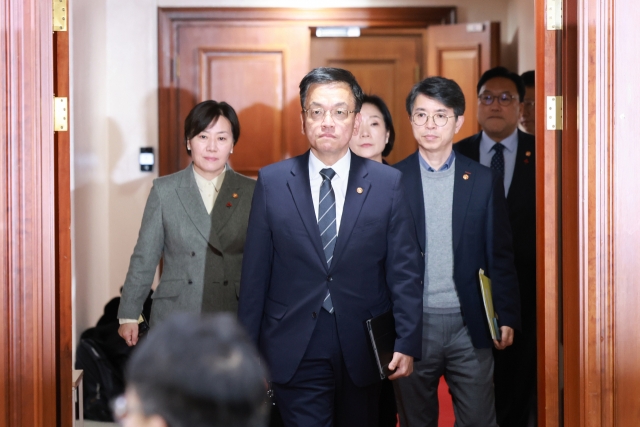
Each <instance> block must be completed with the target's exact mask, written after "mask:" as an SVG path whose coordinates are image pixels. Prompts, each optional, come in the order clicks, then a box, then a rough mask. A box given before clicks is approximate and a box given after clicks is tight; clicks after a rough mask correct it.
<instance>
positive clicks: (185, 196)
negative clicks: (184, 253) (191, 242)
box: [176, 165, 222, 251]
mask: <svg viewBox="0 0 640 427" xmlns="http://www.w3.org/2000/svg"><path fill="white" fill-rule="evenodd" d="M176 193H178V198H179V199H180V203H182V207H183V208H184V210H185V211H186V212H187V215H188V216H189V218H190V219H191V221H192V222H193V225H194V226H195V227H196V229H197V230H198V231H199V232H200V234H202V237H204V239H205V240H206V241H207V242H209V244H210V245H211V246H213V247H214V248H215V249H217V250H218V251H222V245H221V244H220V240H219V239H218V234H217V233H216V232H215V231H214V230H212V229H211V216H209V214H208V213H207V209H206V208H205V206H204V202H203V201H202V196H201V195H200V190H198V185H197V184H196V179H195V178H194V176H193V166H192V165H191V166H189V167H187V168H186V169H185V170H184V171H183V175H182V180H181V182H180V187H178V188H176Z"/></svg>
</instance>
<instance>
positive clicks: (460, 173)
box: [452, 156, 476, 253]
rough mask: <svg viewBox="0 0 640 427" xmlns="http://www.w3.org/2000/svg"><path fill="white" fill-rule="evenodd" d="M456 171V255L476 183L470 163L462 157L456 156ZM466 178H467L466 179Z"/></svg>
mask: <svg viewBox="0 0 640 427" xmlns="http://www.w3.org/2000/svg"><path fill="white" fill-rule="evenodd" d="M455 165H456V171H455V177H454V181H453V220H452V226H453V233H452V234H453V250H454V253H455V251H456V250H457V248H458V243H460V237H461V236H462V227H463V226H464V220H465V218H466V216H467V206H468V205H469V200H470V199H471V193H472V190H473V184H474V183H475V179H476V177H475V174H474V173H472V172H473V171H472V168H471V167H470V166H471V165H470V161H469V160H466V159H464V158H463V157H462V156H456V159H455ZM465 177H466V178H465Z"/></svg>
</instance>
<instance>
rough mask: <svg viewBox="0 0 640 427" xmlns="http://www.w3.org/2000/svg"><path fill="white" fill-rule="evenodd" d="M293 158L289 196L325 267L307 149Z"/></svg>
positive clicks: (289, 179)
mask: <svg viewBox="0 0 640 427" xmlns="http://www.w3.org/2000/svg"><path fill="white" fill-rule="evenodd" d="M295 160H296V161H295V163H294V165H293V167H292V168H291V176H289V178H288V179H287V186H288V187H289V191H290V192H291V197H293V201H294V203H295V205H296V208H297V210H298V214H299V215H300V219H302V223H303V224H304V226H305V228H306V229H307V233H309V237H310V238H311V241H312V243H313V247H314V248H315V250H316V252H317V253H318V256H319V257H320V260H321V261H322V265H324V266H325V268H326V265H327V263H326V262H324V251H323V250H322V241H321V240H320V231H319V229H318V221H317V219H316V213H315V209H314V208H313V199H312V198H311V183H310V182H309V151H307V152H306V153H305V154H303V155H302V156H299V157H297V158H296V159H295ZM285 226H286V225H285Z"/></svg>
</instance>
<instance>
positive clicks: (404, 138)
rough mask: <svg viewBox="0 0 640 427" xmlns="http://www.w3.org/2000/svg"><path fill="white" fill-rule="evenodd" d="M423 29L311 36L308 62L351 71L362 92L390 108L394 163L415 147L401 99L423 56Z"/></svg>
mask: <svg viewBox="0 0 640 427" xmlns="http://www.w3.org/2000/svg"><path fill="white" fill-rule="evenodd" d="M425 31H426V30H423V29H415V30H412V31H408V30H405V29H397V30H391V29H384V30H375V29H374V30H366V29H365V30H363V31H362V34H361V36H360V37H357V38H351V37H348V38H336V37H331V38H319V37H312V38H311V65H310V68H315V67H339V68H345V69H347V70H349V71H351V72H352V73H353V74H354V76H355V77H356V79H357V80H358V83H359V84H360V86H361V87H362V90H364V92H365V93H367V94H370V95H378V96H380V97H381V98H382V99H383V100H384V101H385V103H386V104H387V106H388V107H389V111H390V112H391V116H392V117H393V125H394V129H395V131H396V139H395V143H394V146H393V151H392V152H391V153H390V154H389V156H388V157H387V159H386V160H387V161H388V162H389V163H390V164H394V163H397V162H399V161H400V160H402V159H404V158H405V157H407V156H409V155H410V154H412V153H413V152H414V151H416V149H417V144H416V142H415V139H414V137H413V130H412V129H411V123H410V121H409V117H408V114H407V112H406V109H405V99H406V97H407V95H408V94H409V91H410V90H411V87H412V86H413V85H414V83H416V82H417V79H419V78H420V67H421V63H422V58H423V56H424V53H423V52H424V50H425V49H424V46H423V40H424V33H425Z"/></svg>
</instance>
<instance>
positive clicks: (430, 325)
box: [395, 77, 520, 427]
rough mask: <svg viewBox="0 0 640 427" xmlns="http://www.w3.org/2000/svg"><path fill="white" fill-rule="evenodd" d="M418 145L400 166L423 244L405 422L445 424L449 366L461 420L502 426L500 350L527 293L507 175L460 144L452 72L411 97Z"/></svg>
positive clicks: (401, 399)
mask: <svg viewBox="0 0 640 427" xmlns="http://www.w3.org/2000/svg"><path fill="white" fill-rule="evenodd" d="M406 107H407V112H408V113H409V118H410V120H411V126H412V129H413V135H414V137H415V139H416V141H417V142H418V151H417V152H416V153H415V154H412V155H411V156H409V157H407V158H406V159H405V160H403V161H401V162H400V163H398V164H397V165H396V167H397V168H398V169H399V170H400V171H401V172H402V182H403V186H404V189H405V192H406V194H407V200H408V202H409V206H410V207H411V212H412V214H413V219H414V220H415V223H416V230H417V234H418V241H419V244H420V248H421V249H420V250H421V251H422V252H423V253H424V261H423V263H422V266H421V267H422V272H423V274H424V294H423V313H424V314H423V315H424V320H423V344H422V359H421V360H420V361H419V362H416V363H415V365H414V373H413V375H412V376H411V377H408V378H400V379H399V380H398V381H397V382H396V384H395V386H396V387H395V390H396V398H397V401H398V410H399V413H400V424H401V425H402V426H407V427H413V426H420V427H424V426H428V427H436V426H437V425H438V397H437V393H438V383H439V379H440V377H441V376H442V375H444V377H445V380H446V381H447V384H448V385H449V389H450V391H451V395H452V396H453V405H454V409H455V414H456V426H483V427H495V426H496V425H497V424H496V418H495V411H494V394H493V355H492V352H491V347H492V346H495V348H497V349H500V350H502V349H504V348H506V347H508V346H510V345H511V344H512V342H513V334H514V329H518V328H519V327H520V307H519V303H520V298H519V295H518V283H517V277H516V272H515V268H514V265H513V253H512V249H511V231H510V228H509V222H508V220H507V207H506V203H505V200H504V189H503V186H502V180H501V179H500V178H499V177H498V175H497V174H495V173H494V172H493V171H491V169H489V168H487V167H485V166H482V165H480V164H479V163H477V162H474V161H472V160H471V159H469V158H467V157H465V156H463V155H460V154H456V153H454V152H453V149H452V145H453V138H454V135H455V134H456V133H457V132H458V131H459V130H460V127H461V126H462V123H463V122H464V108H465V101H464V95H463V93H462V90H461V89H460V86H458V84H457V83H456V82H454V81H453V80H449V79H445V78H443V77H429V78H427V79H425V80H423V81H422V82H420V83H417V84H416V85H415V86H414V87H413V89H412V90H411V92H410V93H409V96H408V97H407V102H406ZM480 269H483V270H484V271H485V273H486V274H487V275H488V276H489V277H490V278H491V280H492V290H493V304H494V307H495V310H496V312H497V314H498V316H499V325H500V331H501V333H502V337H501V340H499V341H498V340H493V341H492V339H491V334H490V330H489V326H488V323H487V317H486V315H485V311H484V305H483V301H482V295H481V292H480V285H479V278H478V272H479V270H480Z"/></svg>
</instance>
